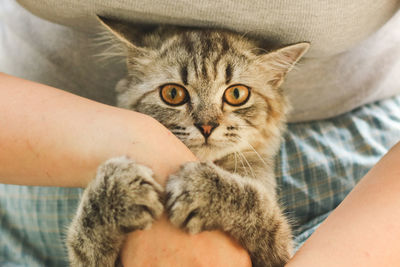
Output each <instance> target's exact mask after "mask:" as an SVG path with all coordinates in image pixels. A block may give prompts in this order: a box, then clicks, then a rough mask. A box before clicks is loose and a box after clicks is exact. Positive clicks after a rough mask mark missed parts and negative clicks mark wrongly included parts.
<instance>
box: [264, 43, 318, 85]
mask: <svg viewBox="0 0 400 267" xmlns="http://www.w3.org/2000/svg"><path fill="white" fill-rule="evenodd" d="M309 48H310V44H309V43H306V42H304V43H297V44H293V45H289V46H285V47H283V48H280V49H277V50H275V51H272V52H270V53H268V54H265V55H262V56H261V58H262V62H263V64H266V65H267V66H266V67H267V68H268V71H270V72H271V74H272V76H273V77H272V79H271V81H270V83H271V84H272V85H273V86H279V85H280V84H281V83H282V81H283V78H284V77H285V75H286V74H287V73H288V72H289V71H290V70H291V69H292V68H293V67H294V65H295V64H296V63H297V62H298V61H299V60H300V58H301V57H302V56H303V55H304V54H305V53H306V52H307V51H308V49H309Z"/></svg>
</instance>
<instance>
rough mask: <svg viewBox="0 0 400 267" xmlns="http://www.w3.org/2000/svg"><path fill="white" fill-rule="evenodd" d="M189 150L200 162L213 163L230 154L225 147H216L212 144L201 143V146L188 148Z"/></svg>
mask: <svg viewBox="0 0 400 267" xmlns="http://www.w3.org/2000/svg"><path fill="white" fill-rule="evenodd" d="M189 149H190V150H191V151H192V152H193V153H194V154H195V155H196V157H197V158H198V159H199V160H201V161H215V160H218V159H221V158H223V157H225V156H226V155H228V154H230V153H232V152H231V151H230V150H228V149H227V148H226V147H221V146H217V145H214V144H209V143H207V144H206V143H203V144H201V145H197V146H193V147H189Z"/></svg>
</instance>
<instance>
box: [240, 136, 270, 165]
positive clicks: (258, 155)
mask: <svg viewBox="0 0 400 267" xmlns="http://www.w3.org/2000/svg"><path fill="white" fill-rule="evenodd" d="M244 141H245V142H246V143H247V144H248V145H249V147H250V148H251V149H252V150H253V151H254V153H256V155H257V157H258V158H259V159H260V161H261V162H262V163H263V164H264V165H265V166H268V164H267V163H266V162H265V160H264V159H263V158H262V157H261V155H260V154H259V153H258V152H257V150H256V149H255V148H254V147H253V146H252V145H251V144H250V142H249V141H247V140H244Z"/></svg>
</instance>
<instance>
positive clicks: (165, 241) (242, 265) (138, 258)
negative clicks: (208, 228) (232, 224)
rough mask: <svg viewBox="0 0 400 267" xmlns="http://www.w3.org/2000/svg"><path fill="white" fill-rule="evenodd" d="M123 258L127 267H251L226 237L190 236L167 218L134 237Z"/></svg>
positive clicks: (216, 233)
mask: <svg viewBox="0 0 400 267" xmlns="http://www.w3.org/2000/svg"><path fill="white" fill-rule="evenodd" d="M121 258H122V263H123V265H124V266H125V267H189V266H190V267H203V266H204V267H206V266H207V267H213V266H215V267H220V266H230V267H251V260H250V257H249V255H248V253H247V251H246V250H244V249H243V248H242V247H241V246H240V245H239V244H237V243H236V242H235V241H234V240H233V239H231V238H230V237H228V236H227V235H226V234H224V233H222V232H219V231H212V232H202V233H200V234H196V235H189V234H187V233H185V232H183V231H181V230H179V229H177V228H175V227H174V226H172V224H171V223H170V222H169V221H168V220H167V219H166V217H165V215H164V216H163V217H162V218H161V219H160V220H158V221H156V222H154V223H153V225H152V227H151V229H150V230H145V231H135V232H133V233H131V234H130V235H129V236H128V239H127V241H126V242H125V245H124V247H123V249H122V252H121Z"/></svg>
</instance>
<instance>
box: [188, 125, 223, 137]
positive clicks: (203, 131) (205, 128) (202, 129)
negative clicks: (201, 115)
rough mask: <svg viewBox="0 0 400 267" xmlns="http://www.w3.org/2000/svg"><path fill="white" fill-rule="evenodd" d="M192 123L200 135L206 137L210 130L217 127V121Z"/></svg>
mask: <svg viewBox="0 0 400 267" xmlns="http://www.w3.org/2000/svg"><path fill="white" fill-rule="evenodd" d="M194 125H195V126H196V127H197V129H199V131H200V132H201V134H202V135H204V137H205V138H208V137H209V136H210V135H211V133H212V131H213V130H214V129H215V128H217V126H218V125H219V123H208V124H203V123H195V124H194Z"/></svg>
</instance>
